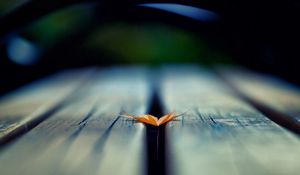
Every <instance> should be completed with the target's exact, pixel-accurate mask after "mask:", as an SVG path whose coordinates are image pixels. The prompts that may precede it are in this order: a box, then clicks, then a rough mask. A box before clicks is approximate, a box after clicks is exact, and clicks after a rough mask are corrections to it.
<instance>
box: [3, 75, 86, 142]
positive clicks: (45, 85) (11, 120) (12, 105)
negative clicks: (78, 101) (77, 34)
mask: <svg viewBox="0 0 300 175" xmlns="http://www.w3.org/2000/svg"><path fill="white" fill-rule="evenodd" d="M91 72H92V70H90V69H89V70H81V71H80V72H76V71H71V72H70V71H65V72H62V73H59V74H56V75H54V76H52V77H49V78H48V79H44V80H40V81H37V82H35V83H32V84H31V85H28V86H26V87H23V88H21V89H19V90H17V91H15V92H13V93H10V94H8V95H6V96H4V97H2V98H1V99H0V144H3V143H5V142H6V141H7V140H8V139H11V137H13V136H14V135H17V134H19V133H20V132H23V131H26V130H28V129H30V128H31V127H33V126H34V125H36V124H38V123H39V122H41V121H42V120H43V119H44V118H46V117H47V115H48V114H51V113H53V112H54V111H55V110H56V109H57V108H59V107H60V106H61V105H63V103H64V102H65V99H66V98H67V97H68V96H70V95H71V94H72V93H73V92H75V91H76V89H77V88H79V87H80V85H81V84H82V83H83V82H84V81H85V80H86V79H87V77H88V76H89V75H90V74H91Z"/></svg>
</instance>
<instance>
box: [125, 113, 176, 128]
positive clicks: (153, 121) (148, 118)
mask: <svg viewBox="0 0 300 175" xmlns="http://www.w3.org/2000/svg"><path fill="white" fill-rule="evenodd" d="M127 117H129V118H133V119H135V120H136V121H139V122H142V123H146V124H150V125H154V126H160V125H162V124H165V123H167V122H169V121H171V120H173V119H174V118H176V117H178V116H175V115H174V113H169V114H166V115H164V116H162V117H161V118H159V119H157V117H155V116H153V115H150V114H140V115H139V116H133V115H127Z"/></svg>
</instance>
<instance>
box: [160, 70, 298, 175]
mask: <svg viewBox="0 0 300 175" xmlns="http://www.w3.org/2000/svg"><path fill="white" fill-rule="evenodd" d="M163 72H164V76H163V78H162V81H161V91H160V94H161V96H162V103H163V106H165V113H167V112H171V111H175V112H177V113H178V114H180V113H184V112H186V113H185V115H184V116H182V117H179V118H178V120H177V121H172V122H170V123H169V124H167V126H166V139H167V145H168V147H167V148H168V154H167V163H168V165H167V166H168V172H169V174H175V175H176V174H178V175H179V174H187V175H194V174H210V175H219V174H231V175H235V174H244V175H253V174H261V175H267V174H272V175H281V174H286V175H296V174H299V165H300V157H299V156H298V155H299V153H300V141H299V138H298V137H296V136H295V135H294V134H292V133H290V132H289V131H287V130H285V129H283V128H281V127H280V126H278V125H277V124H275V123H273V122H272V121H270V120H269V119H268V118H266V117H265V116H263V115H262V114H261V113H259V112H258V111H257V110H255V109H253V108H252V107H251V106H249V105H248V104H246V103H245V102H243V101H242V100H240V99H238V98H237V97H236V96H234V95H233V93H232V91H231V89H230V88H228V87H227V86H226V85H225V84H224V83H222V81H221V80H220V79H219V78H218V77H216V76H215V75H214V74H212V73H210V72H209V71H207V70H205V69H199V68H197V67H186V68H183V67H173V68H166V69H164V71H163Z"/></svg>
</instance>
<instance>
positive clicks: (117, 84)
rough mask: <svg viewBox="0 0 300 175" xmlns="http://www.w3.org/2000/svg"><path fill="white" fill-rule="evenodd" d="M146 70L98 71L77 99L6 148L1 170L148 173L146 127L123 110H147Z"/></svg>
mask: <svg viewBox="0 0 300 175" xmlns="http://www.w3.org/2000/svg"><path fill="white" fill-rule="evenodd" d="M146 72H147V71H145V70H144V69H142V68H130V69H125V68H115V69H113V68H112V69H108V70H102V71H100V72H96V73H94V76H93V78H92V79H91V80H90V81H89V82H88V83H86V84H85V86H83V87H82V88H81V89H80V90H79V91H77V92H76V97H75V98H72V100H71V101H72V103H70V104H69V105H67V106H65V107H64V108H63V109H61V110H60V111H59V112H58V113H56V114H54V115H53V116H52V117H51V118H49V119H47V120H45V121H44V122H42V123H41V124H40V125H38V126H37V127H36V128H34V129H32V130H31V131H30V132H28V133H27V134H26V135H24V136H23V137H22V138H20V139H19V140H17V141H16V142H14V143H13V144H12V145H10V146H9V147H7V148H6V149H5V150H3V151H2V152H1V155H0V169H1V173H4V174H8V175H10V174H91V175H92V174H124V175H134V174H144V173H145V160H144V159H145V154H146V153H145V140H144V139H145V136H144V135H145V127H144V125H143V124H141V123H136V122H134V121H133V120H132V119H128V118H126V117H122V116H120V113H121V112H123V111H126V112H128V113H130V114H133V115H137V114H140V113H145V112H146V110H147V108H148V101H149V94H150V89H149V88H148V87H149V86H148V84H147V81H146V80H147V78H146Z"/></svg>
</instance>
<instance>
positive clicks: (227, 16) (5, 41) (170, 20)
mask: <svg viewBox="0 0 300 175" xmlns="http://www.w3.org/2000/svg"><path fill="white" fill-rule="evenodd" d="M299 17H300V2H298V1H297V0H286V1H264V0H263V1H261V0H260V1H258V0H251V1H234V0H232V1H230V0H194V1H193V0H192V1H182V0H177V1H176V0H173V1H172V0H166V1H149V0H148V1H143V0H140V1H138V0H122V1H118V0H110V1H104V0H99V1H97V0H90V1H88V0H86V1H84V0H65V1H63V0H51V1H50V0H44V1H40V0H1V1H0V84H1V86H0V94H4V93H7V92H9V91H11V90H13V89H15V88H17V87H19V86H21V85H24V84H26V83H29V82H31V81H34V80H36V79H38V78H41V77H44V76H47V75H49V74H52V73H54V72H57V71H60V70H63V69H69V68H78V67H87V66H100V67H101V66H103V67H104V66H113V65H140V64H142V65H149V66H158V65H161V64H185V63H188V64H190V63H192V64H200V65H204V66H213V65H215V64H232V65H240V66H245V67H248V68H251V69H254V70H256V71H262V72H267V73H271V74H274V75H276V76H279V77H281V78H283V79H286V80H288V81H290V82H293V83H296V84H300V79H299V78H298V75H299V73H300V69H299V68H298V65H299V63H298V59H299V56H300V52H299V41H300V32H299V31H300V27H299V25H298V23H299V19H300V18H299Z"/></svg>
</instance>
